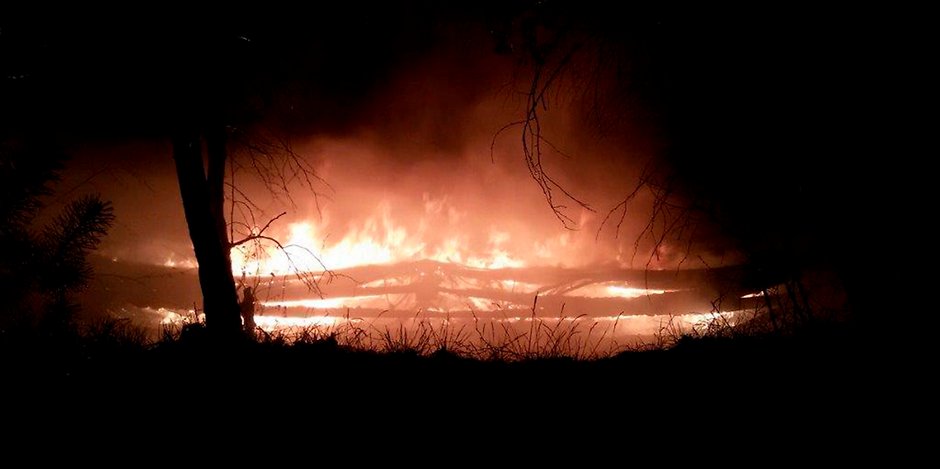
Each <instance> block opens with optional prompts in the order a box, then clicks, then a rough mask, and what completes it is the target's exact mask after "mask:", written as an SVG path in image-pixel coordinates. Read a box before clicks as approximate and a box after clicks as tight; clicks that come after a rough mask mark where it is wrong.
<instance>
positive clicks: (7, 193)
mask: <svg viewBox="0 0 940 469" xmlns="http://www.w3.org/2000/svg"><path fill="white" fill-rule="evenodd" d="M63 159H64V157H63V156H62V154H61V152H58V151H56V150H55V149H53V148H46V147H44V146H41V145H33V144H31V143H19V142H18V143H15V144H11V143H9V142H4V144H3V145H0V168H2V169H0V183H2V184H3V188H2V191H3V193H2V200H0V202H2V203H0V206H2V207H3V208H2V211H3V214H4V215H5V216H6V217H7V218H6V220H7V221H6V222H5V223H3V225H2V230H0V246H2V248H0V285H2V288H3V292H4V294H3V298H2V300H3V301H2V302H0V326H3V327H4V328H5V327H8V326H12V325H18V326H33V325H38V324H40V323H42V324H45V325H47V326H49V327H52V328H61V327H63V326H68V325H69V323H70V321H71V319H72V315H73V313H74V312H75V310H76V309H77V307H76V306H75V305H74V304H72V302H71V297H70V296H71V294H72V293H75V292H77V291H79V290H81V289H82V288H84V287H85V285H86V284H87V283H88V281H89V280H90V278H91V275H92V270H91V267H90V266H89V264H88V262H87V260H86V256H87V255H88V253H89V252H90V251H92V250H94V249H95V248H97V246H98V243H99V242H100V240H101V238H102V237H104V236H105V235H106V234H107V230H108V228H109V227H110V226H111V224H112V222H113V221H114V213H113V210H112V207H111V204H110V202H106V201H102V200H101V199H100V197H99V196H97V195H87V196H84V197H81V198H79V199H77V200H74V201H71V202H69V203H68V204H67V205H66V206H65V208H64V209H63V210H62V212H61V213H60V214H59V215H58V216H56V217H54V218H53V219H52V220H50V221H48V222H46V223H45V225H44V226H39V227H36V226H34V225H36V223H35V218H36V216H37V214H38V213H39V211H40V210H41V209H42V208H43V200H42V198H43V196H48V195H51V194H52V189H51V188H50V183H51V182H52V181H55V180H57V178H58V173H57V170H58V168H60V166H61V161H62V160H63Z"/></svg>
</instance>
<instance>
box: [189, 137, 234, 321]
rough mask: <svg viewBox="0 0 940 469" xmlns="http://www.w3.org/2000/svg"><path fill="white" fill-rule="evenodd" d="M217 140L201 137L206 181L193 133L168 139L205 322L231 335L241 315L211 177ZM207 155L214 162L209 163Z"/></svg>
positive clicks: (215, 175) (216, 183)
mask: <svg viewBox="0 0 940 469" xmlns="http://www.w3.org/2000/svg"><path fill="white" fill-rule="evenodd" d="M223 137H224V134H223ZM217 139H218V136H212V137H210V138H208V139H207V141H208V142H207V143H208V145H207V146H208V147H209V150H210V151H209V159H210V175H211V176H213V177H212V178H211V180H210V179H207V177H206V171H205V170H204V168H203V158H202V145H201V141H200V135H199V133H198V132H193V131H189V132H183V133H180V134H178V135H177V136H176V138H174V140H173V159H174V160H175V161H176V175H177V179H178V180H179V185H180V195H181V196H182V199H183V210H184V212H185V214H186V223H187V225H188V226H189V237H190V238H191V239H192V241H193V250H194V251H195V253H196V262H197V263H198V264H199V285H200V287H201V289H202V300H203V308H204V310H205V313H206V327H207V328H208V330H209V331H210V332H211V333H212V334H213V335H215V336H217V337H234V336H237V335H238V334H239V331H241V316H240V315H239V308H238V294H237V292H236V290H235V279H234V278H233V277H232V261H231V258H230V257H229V250H230V247H229V243H228V238H227V236H226V235H225V219H224V217H223V212H222V210H221V198H220V197H221V195H222V194H221V187H222V186H221V183H220V182H219V181H218V180H216V179H217V178H218V174H219V171H220V170H219V169H218V164H219V163H220V161H219V158H221V164H222V166H223V168H224V164H225V161H224V145H225V143H224V139H223V140H221V143H220V142H219V140H217ZM220 144H221V148H222V150H221V153H220V152H219V145H220ZM213 154H214V155H213ZM213 158H215V159H216V161H214V162H213V161H212V160H213ZM213 163H215V165H213ZM221 171H224V169H223V170H221ZM215 186H218V189H219V194H218V195H219V200H216V197H215V196H214V195H213V190H214V189H215ZM220 227H221V228H220Z"/></svg>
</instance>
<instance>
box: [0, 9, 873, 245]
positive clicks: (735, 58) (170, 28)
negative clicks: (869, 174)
mask: <svg viewBox="0 0 940 469" xmlns="http://www.w3.org/2000/svg"><path fill="white" fill-rule="evenodd" d="M439 3H445V2H421V1H407V2H401V1H396V2H348V3H345V4H344V5H343V6H336V5H334V6H319V5H318V6H316V7H312V8H311V7H304V8H303V9H296V10H292V9H277V8H273V7H259V6H257V5H254V6H250V7H246V8H244V9H241V10H239V9H226V10H225V11H224V12H219V11H212V12H199V11H195V10H189V11H186V10H174V11H170V10H154V11H120V10H108V11H100V12H99V11H90V10H87V9H78V10H76V11H58V12H57V14H56V15H50V14H49V13H48V12H46V11H32V12H12V11H8V12H4V14H3V15H0V57H2V60H0V67H2V70H0V72H2V73H0V79H2V86H0V100H2V103H3V105H2V111H0V124H2V128H3V131H4V133H5V135H4V138H6V137H8V136H11V135H32V136H34V137H37V138H42V139H51V140H54V141H56V142H59V143H60V144H61V145H62V146H64V147H65V148H66V150H67V151H68V152H69V153H70V154H71V155H72V156H73V160H72V161H71V162H70V165H69V167H68V168H69V169H68V170H67V172H66V174H65V178H64V179H65V180H64V182H63V184H62V185H61V187H62V190H63V191H69V192H64V194H66V195H68V194H77V193H80V192H83V191H97V192H101V193H102V194H103V195H104V196H105V198H110V199H112V200H113V201H114V203H115V208H116V214H117V216H118V218H117V225H116V226H115V228H114V230H113V232H112V236H111V238H109V240H108V242H106V244H105V245H104V247H103V250H104V251H106V252H107V253H108V254H109V255H114V256H119V257H124V256H131V257H134V256H135V254H131V252H132V251H136V253H137V254H136V256H142V257H144V258H151V257H153V258H156V260H159V258H161V257H164V256H170V257H172V256H184V255H185V253H186V252H188V251H187V250H188V246H187V244H186V237H185V231H184V222H183V219H182V215H181V210H180V208H179V204H178V193H177V188H176V186H175V181H174V180H173V177H174V176H173V167H172V159H171V148H170V146H169V136H170V135H171V134H172V131H173V128H174V126H175V125H178V123H179V122H181V121H182V120H186V119H199V118H202V117H203V116H205V115H209V114H213V115H216V114H222V115H224V116H226V119H227V120H228V121H229V122H231V123H232V126H233V127H237V128H239V129H246V130H249V131H251V132H273V133H276V134H278V135H286V136H289V137H290V139H291V140H292V142H294V144H295V145H296V147H297V149H299V150H303V152H304V155H305V156H307V157H309V158H310V159H311V161H312V162H313V164H314V165H315V166H316V168H317V169H318V171H321V172H322V175H323V176H324V177H325V178H327V180H328V181H329V182H330V184H332V185H333V187H334V189H335V191H334V192H331V194H332V201H331V202H328V204H327V206H326V207H327V212H328V215H329V217H330V220H331V222H332V223H333V225H332V228H331V230H335V231H336V232H345V231H346V229H347V228H348V226H349V225H348V223H349V222H350V220H356V219H362V218H363V217H367V216H369V215H371V214H373V213H374V210H375V207H376V206H377V205H378V203H379V202H380V201H383V200H384V201H386V202H389V203H391V206H392V209H391V210H392V211H393V212H394V211H399V212H400V218H402V219H406V218H409V214H411V215H414V214H413V213H412V212H414V211H415V210H419V209H420V208H421V207H422V206H423V205H422V204H423V203H424V200H425V199H426V198H427V197H430V198H431V199H433V200H440V199H444V198H446V199H447V200H448V204H453V205H455V210H458V211H464V212H466V213H467V214H468V215H467V216H466V217H465V218H468V219H473V220H476V222H475V223H476V224H478V225H479V224H480V223H483V224H485V225H486V226H490V225H499V227H500V229H503V228H505V229H506V230H521V231H526V232H528V233H530V234H531V233H538V234H539V236H542V237H546V238H547V237H554V236H558V235H559V234H561V233H563V232H564V231H563V229H562V228H561V227H560V225H559V224H558V223H557V221H556V220H554V219H553V217H552V216H551V213H550V212H549V211H548V208H547V206H546V205H545V203H544V201H543V200H542V199H541V198H540V197H541V194H540V192H539V190H538V187H537V186H536V185H535V184H534V183H533V182H531V179H529V177H528V173H527V172H526V169H525V166H524V164H523V163H522V156H521V148H520V147H519V143H518V142H519V134H518V132H511V133H510V134H507V135H505V136H503V137H501V138H500V139H499V140H498V141H497V146H496V147H495V149H496V152H495V156H496V163H495V164H493V163H491V162H490V155H489V150H490V147H489V145H490V141H491V139H492V137H493V135H494V134H495V133H496V131H497V130H498V129H499V128H500V127H502V126H503V125H505V124H506V123H509V122H512V121H514V120H516V119H518V118H519V116H520V115H521V114H520V112H521V109H522V104H523V102H524V101H523V98H522V95H521V94H520V91H524V90H525V85H526V84H527V83H529V81H528V80H529V78H530V75H528V74H529V73H531V70H532V65H533V64H534V63H536V62H537V61H538V58H536V57H534V56H533V54H532V53H531V51H528V50H527V49H526V47H527V44H526V42H525V37H526V36H525V34H526V33H525V32H526V31H527V29H526V28H529V27H531V24H536V25H537V26H536V29H537V31H536V32H535V33H534V34H535V36H534V37H537V38H538V39H539V40H540V41H543V42H546V43H550V42H551V38H552V33H551V31H554V30H565V31H567V32H569V35H567V36H565V38H564V41H568V42H565V44H583V47H582V48H581V49H579V53H578V55H577V56H576V57H575V59H573V61H572V64H573V65H572V66H571V67H569V68H568V69H567V70H569V72H570V73H567V74H566V75H565V76H564V78H562V79H560V80H559V81H558V85H557V87H556V88H554V90H555V91H554V93H553V94H550V95H549V98H550V99H549V100H548V103H549V107H548V109H547V110H546V111H545V112H544V115H545V121H544V124H545V128H546V131H547V132H548V133H549V134H550V135H551V137H552V139H553V143H556V144H558V146H559V147H561V148H563V149H564V151H565V153H570V154H571V155H572V158H571V159H567V158H565V157H562V156H560V155H558V154H554V155H550V156H551V160H550V161H548V163H547V164H548V167H549V168H550V169H552V170H553V171H555V174H557V175H558V177H559V179H560V180H561V181H562V182H563V183H564V184H565V185H566V187H568V188H570V189H571V190H572V191H573V192H574V193H576V194H578V195H579V196H581V197H583V198H584V199H585V200H587V201H588V202H590V203H591V204H592V206H594V207H596V208H597V209H598V212H599V214H600V217H601V218H602V216H603V214H605V213H606V211H607V210H608V209H610V208H611V207H613V206H614V205H615V204H616V202H617V201H618V200H619V199H621V198H622V197H623V196H624V195H625V194H627V193H629V192H630V190H632V188H633V186H634V185H635V181H636V177H637V176H638V174H639V172H640V170H641V168H643V167H644V165H646V164H647V163H648V162H649V161H650V160H653V161H655V162H657V164H661V165H664V166H665V167H667V168H669V169H670V170H671V171H673V172H674V173H675V178H676V179H677V180H679V181H681V184H678V185H677V186H676V187H677V189H676V190H675V192H676V194H677V195H678V196H679V197H680V198H681V200H684V201H686V202H689V203H699V202H701V205H705V206H707V207H709V210H712V209H714V210H718V211H720V212H721V215H722V216H726V217H728V218H726V220H734V222H733V223H725V224H723V225H722V226H721V227H718V228H715V227H705V228H703V230H702V231H701V232H700V233H699V236H701V238H702V239H703V240H705V241H706V242H705V244H706V247H707V248H710V249H711V250H712V251H714V253H715V255H716V256H718V257H720V256H721V254H722V253H724V252H725V251H724V248H725V247H726V245H727V244H728V243H726V242H724V241H722V240H723V239H725V238H726V237H727V236H733V237H736V238H742V237H743V238H748V237H751V239H753V238H754V235H753V233H754V232H755V231H761V230H763V232H768V231H773V230H777V229H778V227H779V226H780V225H783V226H784V227H783V228H779V229H780V230H781V232H782V233H784V235H785V236H786V237H789V236H803V235H805V234H806V233H807V232H810V231H813V230H817V231H818V230H819V229H821V228H822V231H824V232H826V233H827V234H826V236H836V234H832V233H829V231H827V230H829V228H831V226H830V222H828V221H824V220H823V215H822V214H823V213H826V214H829V213H832V210H833V209H834V208H835V209H839V207H840V204H843V203H844V202H845V201H844V198H843V197H841V196H837V195H836V194H842V193H843V192H844V189H846V186H844V185H842V184H841V183H840V184H835V185H834V184H833V183H832V182H833V181H834V180H839V181H841V180H840V179H839V178H838V174H839V168H840V167H841V166H842V161H843V160H844V156H843V154H844V153H845V152H846V151H847V149H846V147H845V146H844V145H843V146H840V145H841V144H840V142H844V141H845V138H846V136H848V135H849V134H851V132H852V131H853V129H855V128H856V126H855V124H856V119H859V118H858V117H854V118H853V117H851V116H858V113H857V112H855V111H856V110H858V109H861V108H863V107H864V106H865V103H864V102H863V101H860V100H858V99H857V96H858V95H857V92H858V90H859V88H860V87H862V84H860V83H858V82H857V81H856V80H855V77H856V75H855V74H856V71H857V70H856V68H855V67H856V66H857V64H858V63H859V57H860V56H862V55H863V54H864V50H865V46H866V45H867V42H865V41H862V39H861V38H862V37H867V36H865V33H866V32H865V31H864V29H865V28H864V27H863V26H860V25H858V24H856V23H853V22H852V21H851V20H849V19H846V18H845V17H844V16H843V15H842V13H841V12H839V11H821V10H812V11H793V10H790V11H782V10H776V9H772V8H770V7H767V8H761V9H757V10H753V11H746V12H742V11H738V10H733V11H732V10H728V11H723V10H719V9H709V10H699V11H687V10H678V9H668V8H657V9H644V10H639V9H633V10H631V11H623V10H622V8H621V7H619V6H618V7H616V8H614V7H610V6H604V3H602V2H560V1H544V2H525V1H520V2H446V3H445V4H443V5H441V4H439ZM539 28H541V29H539ZM236 156H237V155H236ZM241 180H242V181H244V184H246V187H251V184H252V183H251V182H250V181H249V180H247V178H245V179H241ZM848 189H849V190H850V192H851V191H853V190H855V186H854V185H849V186H848ZM61 197H62V198H63V199H64V198H65V195H62V196H61ZM794 201H795V202H794ZM644 203H648V200H646V201H644V200H643V199H641V200H640V201H639V202H638V204H639V206H638V210H636V211H632V212H631V215H630V217H628V223H627V224H626V228H625V229H624V232H623V233H622V234H621V238H620V239H618V240H613V238H612V233H606V234H605V236H604V237H602V238H604V239H607V241H605V242H607V243H609V244H611V245H612V246H613V247H612V249H613V251H609V250H603V249H602V250H601V251H602V252H601V253H600V254H598V255H602V256H609V255H611V252H617V251H618V250H620V251H623V250H624V249H625V248H629V247H631V246H632V239H633V237H635V235H636V233H637V232H638V230H639V229H641V228H642V226H643V222H644V220H645V219H646V218H648V216H647V215H646V213H647V212H644V210H648V208H647V207H646V206H645V205H644ZM310 205H311V204H310V201H309V198H307V199H304V198H301V203H299V204H298V205H297V206H296V207H293V208H291V212H292V214H291V216H292V217H296V218H294V219H293V220H294V221H296V220H300V219H310V218H311V217H313V212H312V208H311V206H310ZM715 206H718V207H720V210H719V209H715V208H714V207H715ZM768 207H771V208H769V209H768ZM807 207H810V208H811V210H808V209H807ZM269 208H270V210H271V211H272V212H276V211H278V206H275V205H270V207H269ZM762 210H769V211H771V212H773V213H777V214H779V215H780V216H781V217H784V218H786V217H791V218H792V217H793V216H794V213H797V214H799V218H800V223H797V224H796V226H794V224H792V223H791V224H789V225H787V224H786V223H778V222H776V221H772V222H768V221H766V217H754V218H753V219H752V218H751V217H750V215H749V214H752V213H756V212H759V211H762ZM572 215H573V217H574V218H576V219H578V220H579V221H586V225H585V230H584V231H586V232H587V231H590V232H591V235H592V236H591V237H593V230H594V229H596V226H597V223H598V222H599V218H598V215H592V214H588V213H586V212H583V211H578V210H575V211H573V212H572ZM584 216H587V217H588V218H583V217H584ZM825 216H826V217H828V216H829V215H825ZM644 217H646V218H644ZM846 217H848V215H847V216H846ZM411 218H413V216H412V217H411ZM755 220H756V221H755ZM831 225H835V223H831ZM416 229H417V228H416V227H412V231H414V230H416ZM454 229H467V227H466V226H457V227H454ZM791 231H792V232H791ZM833 233H839V234H842V232H841V231H835V232H833ZM757 238H760V237H759V236H758V237H757ZM764 241H766V240H764V239H762V238H761V240H760V242H764ZM142 253H143V254H142ZM166 253H169V254H166ZM150 260H154V259H150Z"/></svg>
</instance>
